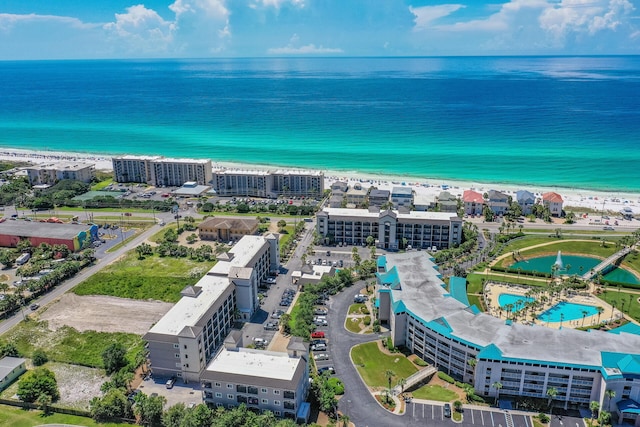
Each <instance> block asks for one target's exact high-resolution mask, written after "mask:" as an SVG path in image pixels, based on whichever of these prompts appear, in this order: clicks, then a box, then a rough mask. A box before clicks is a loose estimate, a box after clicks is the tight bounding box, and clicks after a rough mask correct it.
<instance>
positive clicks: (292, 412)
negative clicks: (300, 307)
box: [201, 340, 309, 423]
mask: <svg viewBox="0 0 640 427" xmlns="http://www.w3.org/2000/svg"><path fill="white" fill-rule="evenodd" d="M294 344H295V340H294ZM290 347H291V344H290ZM302 348H304V346H302ZM307 357H308V356H307V354H306V353H305V352H302V353H297V354H296V352H294V351H292V350H291V349H288V353H276V352H272V351H265V350H256V349H249V348H237V349H235V350H230V349H227V348H223V349H222V350H221V351H220V352H219V353H218V354H217V355H216V357H215V359H213V360H212V361H211V363H210V364H209V366H207V368H206V369H205V370H204V371H203V373H202V377H201V382H202V384H203V389H204V390H203V399H204V402H205V403H208V404H210V405H215V406H217V407H224V408H227V409H231V408H234V407H237V406H240V405H241V404H245V405H246V406H247V407H248V408H249V409H255V410H257V411H260V412H263V411H267V410H268V411H271V412H272V413H273V414H274V415H275V416H276V417H284V418H290V419H294V420H297V421H301V422H303V423H304V422H307V421H308V413H309V404H308V403H307V402H305V399H306V397H307V392H308V388H309V365H308V362H307Z"/></svg>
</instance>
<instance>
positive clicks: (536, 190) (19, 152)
mask: <svg viewBox="0 0 640 427" xmlns="http://www.w3.org/2000/svg"><path fill="white" fill-rule="evenodd" d="M149 155H152V154H149ZM114 156H116V155H107V154H96V153H84V152H63V151H34V150H25V149H14V148H7V147H0V160H10V161H27V162H32V163H35V164H43V163H50V162H57V161H83V162H89V163H94V164H95V168H96V170H109V171H111V170H113V166H112V162H111V158H112V157H114ZM211 163H212V165H213V168H214V170H215V169H221V168H227V169H238V170H248V171H251V170H256V171H264V170H274V169H287V170H321V169H312V168H300V167H289V166H278V165H263V164H250V163H238V162H226V161H216V160H215V159H211ZM322 171H323V172H324V175H325V188H329V187H330V185H331V183H332V182H334V181H336V180H341V181H347V182H349V184H353V183H356V182H359V183H362V184H364V185H363V186H364V187H366V186H368V185H375V186H376V187H378V188H380V189H390V188H391V187H393V186H399V185H403V184H404V185H406V186H409V187H412V188H413V189H414V190H415V191H416V194H422V195H424V196H426V197H432V196H436V195H438V194H439V193H440V192H441V191H445V189H444V188H443V186H446V187H447V188H446V191H449V192H450V193H451V194H453V195H454V196H462V193H463V192H464V190H468V189H472V190H474V191H477V192H479V193H481V194H482V193H484V192H487V191H489V190H498V191H502V192H504V193H506V194H508V195H512V196H515V192H516V191H518V190H528V191H531V192H532V193H533V194H535V195H536V196H541V195H542V193H545V192H548V191H553V192H556V193H559V194H560V195H561V196H562V197H563V199H564V200H565V201H564V206H565V207H568V206H570V207H577V208H587V209H593V210H595V211H597V212H600V211H615V212H618V211H620V210H621V209H622V208H623V207H629V208H631V209H632V210H633V212H634V213H636V214H640V191H638V192H630V191H624V190H610V191H603V190H591V189H582V188H565V187H559V186H536V185H533V184H522V185H519V184H511V183H482V182H477V181H462V180H450V179H439V178H422V177H410V176H402V175H389V174H376V173H371V172H361V171H355V170H350V171H338V170H322Z"/></svg>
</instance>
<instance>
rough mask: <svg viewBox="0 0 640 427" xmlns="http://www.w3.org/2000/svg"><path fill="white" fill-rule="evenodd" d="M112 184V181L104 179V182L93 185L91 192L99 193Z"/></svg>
mask: <svg viewBox="0 0 640 427" xmlns="http://www.w3.org/2000/svg"><path fill="white" fill-rule="evenodd" d="M111 184H113V179H112V178H110V179H105V180H104V181H100V182H99V183H97V184H94V185H92V186H91V191H100V190H104V189H105V187H108V186H109V185H111Z"/></svg>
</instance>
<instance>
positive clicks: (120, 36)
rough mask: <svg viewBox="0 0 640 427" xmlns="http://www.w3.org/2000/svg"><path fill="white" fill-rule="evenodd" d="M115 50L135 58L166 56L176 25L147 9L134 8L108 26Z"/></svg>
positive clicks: (117, 15)
mask: <svg viewBox="0 0 640 427" xmlns="http://www.w3.org/2000/svg"><path fill="white" fill-rule="evenodd" d="M103 28H104V29H105V30H106V31H107V33H108V37H109V40H110V42H111V43H113V47H114V48H117V49H124V50H125V51H126V52H129V53H132V54H142V55H148V54H151V53H162V52H166V51H167V50H168V49H169V45H170V44H171V42H172V41H173V33H174V31H175V24H174V23H173V22H171V21H165V20H164V19H163V18H162V17H161V16H160V15H158V13H157V12H156V11H155V10H153V9H147V8H146V7H144V5H141V4H139V5H136V6H130V7H128V8H127V9H126V13H116V15H115V22H109V23H107V24H104V26H103Z"/></svg>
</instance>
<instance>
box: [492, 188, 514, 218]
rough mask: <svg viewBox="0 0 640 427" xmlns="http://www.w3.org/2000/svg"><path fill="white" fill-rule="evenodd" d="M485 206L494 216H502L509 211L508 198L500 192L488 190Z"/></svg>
mask: <svg viewBox="0 0 640 427" xmlns="http://www.w3.org/2000/svg"><path fill="white" fill-rule="evenodd" d="M488 196H489V198H488V201H487V206H489V209H491V212H493V213H494V215H497V216H502V215H504V214H505V213H506V212H507V210H509V196H507V195H506V194H504V193H501V192H500V191H496V190H489V193H488Z"/></svg>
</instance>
